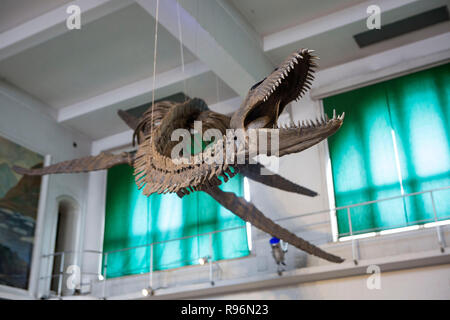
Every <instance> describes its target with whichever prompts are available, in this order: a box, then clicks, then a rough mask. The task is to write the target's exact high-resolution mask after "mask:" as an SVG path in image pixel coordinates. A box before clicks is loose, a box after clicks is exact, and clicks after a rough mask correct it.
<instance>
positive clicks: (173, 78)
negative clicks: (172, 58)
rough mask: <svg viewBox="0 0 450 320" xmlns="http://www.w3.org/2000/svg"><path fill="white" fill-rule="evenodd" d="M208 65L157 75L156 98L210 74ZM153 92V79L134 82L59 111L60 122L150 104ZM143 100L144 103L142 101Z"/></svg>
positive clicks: (58, 118)
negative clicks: (171, 89) (102, 110)
mask: <svg viewBox="0 0 450 320" xmlns="http://www.w3.org/2000/svg"><path fill="white" fill-rule="evenodd" d="M209 71H210V70H209V69H208V67H207V66H206V65H204V64H203V63H202V62H200V61H198V60H197V61H194V62H191V63H189V64H187V65H185V68H184V72H183V70H182V69H181V67H177V68H175V69H172V70H169V71H166V72H163V73H160V74H157V75H156V83H155V96H156V97H158V94H157V93H158V90H162V89H164V88H167V87H169V86H172V85H176V84H178V83H182V82H183V81H185V80H188V79H190V78H192V77H195V76H198V75H200V74H203V73H206V72H209ZM152 90H153V77H149V78H146V79H143V80H139V81H136V82H133V83H131V84H128V85H125V86H123V87H120V88H117V89H114V90H111V91H108V92H105V93H102V94H100V95H98V96H95V97H92V98H89V99H87V100H83V101H80V102H77V103H75V104H73V105H70V106H67V107H64V108H62V109H60V110H59V112H58V115H57V121H58V122H66V121H69V120H72V119H74V118H78V117H81V116H85V115H86V114H88V113H91V112H94V111H98V110H100V109H105V108H109V107H112V106H114V107H116V109H117V108H129V107H130V106H136V105H139V104H140V103H145V102H148V101H149V100H148V96H149V95H150V94H151V93H152ZM141 100H142V101H141Z"/></svg>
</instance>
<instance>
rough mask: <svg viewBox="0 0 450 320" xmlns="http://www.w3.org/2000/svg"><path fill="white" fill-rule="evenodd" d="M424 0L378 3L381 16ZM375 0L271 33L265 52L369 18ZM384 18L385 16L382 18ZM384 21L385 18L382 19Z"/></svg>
mask: <svg viewBox="0 0 450 320" xmlns="http://www.w3.org/2000/svg"><path fill="white" fill-rule="evenodd" d="M418 1H422V0H378V1H377V2H376V5H378V6H379V7H380V9H381V17H383V14H385V13H386V12H388V11H391V10H394V9H397V8H400V7H403V6H406V5H409V4H411V3H414V2H418ZM373 4H374V3H373V1H366V2H363V3H360V4H357V5H354V6H352V7H348V8H346V9H342V10H339V11H337V12H334V13H332V14H329V15H326V16H323V17H320V18H317V19H314V20H311V21H308V22H305V23H302V24H298V25H296V26H293V27H290V28H287V29H284V30H282V31H279V32H275V33H272V34H269V35H267V36H265V37H264V39H263V43H264V44H263V48H264V52H268V51H272V50H275V49H278V48H280V47H284V46H287V45H290V44H292V43H296V42H299V41H302V40H304V39H307V38H311V37H314V36H317V35H319V34H322V33H326V32H328V31H331V30H334V29H337V28H341V27H344V26H346V25H349V24H351V23H354V22H357V21H361V20H364V19H367V17H368V14H367V12H366V11H367V8H368V7H369V6H370V5H373ZM382 19H383V18H382ZM381 22H383V20H381Z"/></svg>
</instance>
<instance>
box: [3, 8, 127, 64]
mask: <svg viewBox="0 0 450 320" xmlns="http://www.w3.org/2000/svg"><path fill="white" fill-rule="evenodd" d="M132 3H134V1H132V0H76V1H72V2H69V3H67V4H65V5H63V6H61V7H58V8H56V9H53V10H51V11H49V12H47V13H45V14H43V15H41V16H38V17H36V18H34V19H31V20H29V21H27V22H25V23H23V24H21V25H19V26H17V27H15V28H12V29H10V30H7V31H5V32H3V33H1V34H0V61H1V60H4V59H6V58H8V57H11V56H13V55H16V54H18V53H20V52H22V51H24V50H27V49H29V48H31V47H34V46H37V45H39V44H41V43H43V42H45V41H48V40H50V39H52V38H55V37H57V36H59V35H62V34H64V33H66V32H68V31H70V30H69V29H68V28H67V26H66V19H67V18H68V17H69V14H68V13H67V12H66V10H67V8H68V7H69V6H70V5H77V6H79V7H80V9H81V28H83V25H84V24H87V23H89V22H92V21H95V20H97V19H99V18H101V17H104V16H106V15H109V14H110V13H112V12H114V11H117V10H120V9H122V8H124V7H126V6H129V5H130V4H132Z"/></svg>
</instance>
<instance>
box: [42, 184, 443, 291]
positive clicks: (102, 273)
mask: <svg viewBox="0 0 450 320" xmlns="http://www.w3.org/2000/svg"><path fill="white" fill-rule="evenodd" d="M448 189H450V186H447V187H441V188H434V189H430V190H425V191H419V192H412V193H408V194H403V195H398V196H392V197H387V198H384V199H378V200H371V201H365V202H361V203H356V204H350V205H346V206H341V207H335V208H329V209H324V210H319V211H314V212H308V213H303V214H299V215H294V216H290V217H283V218H278V219H274V221H287V220H292V219H297V218H301V217H306V216H311V215H316V214H321V213H327V212H328V213H329V212H332V211H335V212H336V213H338V211H339V210H346V213H347V217H348V222H349V232H346V233H341V234H339V236H347V235H350V236H356V235H360V234H365V233H372V232H377V231H380V230H379V229H380V228H370V229H365V230H358V231H356V232H353V230H352V221H351V220H352V219H351V215H350V209H351V208H355V207H361V206H367V205H370V204H374V203H378V202H384V201H390V200H395V199H402V198H407V197H412V196H416V195H420V194H426V193H429V194H430V196H431V201H432V206H433V213H434V217H433V218H430V219H422V220H417V221H410V222H409V223H407V224H406V225H405V224H399V225H395V226H390V228H389V229H397V228H401V227H404V226H411V225H418V224H421V223H426V222H432V221H434V222H438V221H439V220H442V219H444V220H446V219H450V216H445V217H440V218H439V219H438V217H437V211H436V206H435V203H434V197H433V193H434V192H438V191H443V190H448ZM358 214H360V213H358ZM325 223H326V224H330V223H331V218H329V219H327V220H326V221H321V222H319V223H315V224H313V225H316V224H325ZM308 226H309V225H308ZM246 227H247V226H246V225H242V226H237V227H232V228H226V229H221V230H215V231H210V232H204V233H200V234H195V235H190V236H184V237H180V238H175V239H169V240H163V241H156V242H152V243H149V244H143V245H138V246H133V247H128V248H121V249H116V250H110V251H100V250H83V251H75V250H68V251H60V252H54V253H50V254H44V255H42V256H41V257H42V258H49V257H52V256H53V257H56V256H61V263H60V270H59V273H56V274H50V275H49V276H42V277H40V278H39V279H40V280H42V279H53V278H59V280H58V296H59V297H61V290H62V287H61V285H62V277H63V275H64V274H65V273H64V270H63V269H62V268H63V266H64V258H65V255H66V254H86V253H93V254H99V255H101V256H102V257H103V262H102V266H101V271H100V272H99V273H93V272H82V271H81V274H82V275H97V276H99V280H101V281H103V298H104V299H106V278H107V265H108V263H107V260H108V256H109V255H110V254H113V253H117V252H124V251H129V250H135V249H139V248H146V247H150V250H151V258H150V267H149V284H150V291H152V290H153V289H152V285H153V272H154V270H153V258H152V257H153V247H154V246H155V245H159V244H163V243H169V242H173V241H181V240H185V239H190V238H198V237H203V236H208V237H209V242H210V250H209V251H210V252H209V255H208V256H207V257H206V258H207V262H208V263H209V273H210V282H211V285H214V281H213V273H212V268H213V263H214V264H216V265H218V264H217V261H213V258H212V257H213V246H212V242H213V240H212V235H213V234H217V233H223V232H227V231H232V230H238V229H244V228H246ZM434 227H435V228H436V231H437V236H438V243H439V245H440V248H441V251H442V252H444V247H445V244H444V242H443V240H442V237H443V235H442V234H441V229H440V226H439V225H436V226H434ZM351 240H352V241H351V246H352V256H353V261H354V263H355V264H357V263H358V260H359V255H358V253H357V250H356V243H357V241H358V239H355V238H354V237H352V239H351ZM100 276H101V278H100ZM146 290H147V289H146Z"/></svg>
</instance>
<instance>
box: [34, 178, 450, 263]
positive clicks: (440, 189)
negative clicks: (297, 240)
mask: <svg viewBox="0 0 450 320" xmlns="http://www.w3.org/2000/svg"><path fill="white" fill-rule="evenodd" d="M447 189H450V186H447V187H441V188H435V189H430V190H425V191H419V192H412V193H407V194H403V195H399V196H393V197H388V198H383V199H378V200H371V201H365V202H361V203H356V204H351V205H346V206H341V207H335V208H329V209H323V210H318V211H313V212H308V213H303V214H298V215H294V216H289V217H282V218H278V219H274V220H273V221H275V222H278V221H286V220H291V219H297V218H301V217H306V216H311V215H316V214H320V213H326V212H330V211H339V210H344V209H349V208H355V207H360V206H365V205H369V204H373V203H378V202H383V201H389V200H394V199H400V198H405V197H411V196H415V195H419V194H424V193H430V192H436V191H442V190H447ZM424 221H425V220H418V221H413V222H424ZM327 222H329V221H327ZM243 228H246V226H245V225H243V226H238V227H232V228H227V229H221V230H215V231H210V232H204V233H199V234H195V235H190V236H185V237H180V238H174V239H169V240H163V241H157V242H152V243H148V244H142V245H139V246H133V247H127V248H121V249H116V250H110V251H98V250H83V251H60V252H54V253H50V254H45V255H42V257H43V258H45V257H49V256H57V255H61V254H62V253H63V252H64V253H84V252H87V253H89V252H90V253H98V254H106V253H107V254H110V253H116V252H122V251H127V250H134V249H139V248H145V247H148V246H150V245H158V244H162V243H168V242H173V241H179V240H185V239H189V238H196V237H202V236H206V235H209V234H215V233H221V232H226V231H231V230H237V229H243ZM368 230H372V229H368ZM364 231H366V230H364Z"/></svg>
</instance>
